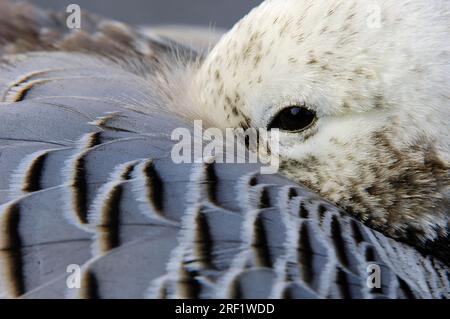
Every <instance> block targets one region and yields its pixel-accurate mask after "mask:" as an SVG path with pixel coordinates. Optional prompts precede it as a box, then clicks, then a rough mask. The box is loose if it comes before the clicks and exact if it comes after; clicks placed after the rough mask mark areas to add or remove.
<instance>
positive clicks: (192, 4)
mask: <svg viewBox="0 0 450 319" xmlns="http://www.w3.org/2000/svg"><path fill="white" fill-rule="evenodd" d="M28 2H31V3H34V4H36V5H39V6H41V7H43V8H49V9H53V10H64V11H65V8H66V7H67V5H69V4H71V3H76V4H78V5H80V6H81V8H82V9H84V10H88V11H91V12H95V13H97V14H100V15H103V16H106V17H109V18H113V19H116V20H120V21H122V22H127V23H131V24H146V25H155V24H192V25H203V26H213V27H218V28H230V27H231V26H232V25H233V24H234V23H235V22H237V21H238V20H239V19H240V18H241V17H243V16H244V15H245V14H246V13H248V12H249V11H250V10H251V9H252V8H253V7H255V6H257V5H258V4H260V3H261V2H262V0H28Z"/></svg>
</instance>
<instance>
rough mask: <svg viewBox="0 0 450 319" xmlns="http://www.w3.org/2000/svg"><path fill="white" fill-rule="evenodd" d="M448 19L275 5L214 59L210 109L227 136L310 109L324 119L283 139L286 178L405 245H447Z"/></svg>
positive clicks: (396, 5) (278, 1)
mask: <svg viewBox="0 0 450 319" xmlns="http://www.w3.org/2000/svg"><path fill="white" fill-rule="evenodd" d="M449 8H450V2H449V1H446V0H433V1H421V0H401V1H399V0H383V1H355V0H351V1H338V0H334V1H328V0H327V1H309V0H302V1H298V0H267V1H265V2H264V3H263V4H262V5H261V6H260V7H259V8H256V9H255V10H253V11H252V12H251V13H250V14H249V15H248V16H247V17H245V18H244V19H243V20H242V21H241V22H239V23H238V24H237V25H236V26H235V27H234V28H233V30H231V31H230V32H229V33H228V34H227V35H226V36H225V37H224V38H223V39H222V40H221V41H220V42H219V43H218V45H217V46H216V47H215V48H214V50H213V51H212V52H211V54H210V55H209V56H208V57H207V59H206V61H205V63H204V64H203V65H202V67H201V69H200V72H199V75H198V76H197V82H196V84H195V85H196V86H197V89H198V100H199V101H200V102H199V104H201V105H203V106H204V107H205V108H207V109H210V110H214V112H210V113H211V114H213V115H211V116H212V117H213V119H214V120H215V122H216V123H218V124H217V125H219V126H223V127H227V126H255V127H267V126H268V123H269V121H270V119H271V118H272V117H273V116H274V115H275V114H276V112H277V111H278V110H280V109H282V108H284V107H288V106H291V105H298V104H305V105H306V106H307V107H309V108H311V109H313V110H314V111H316V113H317V115H318V120H317V121H316V123H315V125H313V126H312V127H311V128H309V129H307V130H306V131H304V132H301V133H282V134H281V150H280V155H281V157H282V166H281V172H282V173H283V174H285V175H286V176H288V177H290V178H292V179H294V180H296V181H298V182H300V183H303V184H305V185H307V186H309V187H310V188H311V189H313V190H315V191H316V192H318V193H319V194H321V195H323V196H324V197H325V198H328V199H329V200H331V201H333V202H334V203H336V204H338V205H340V206H341V207H343V208H346V209H347V210H348V211H351V212H353V213H354V214H355V215H356V216H359V217H360V218H361V219H362V220H364V221H366V222H368V223H369V224H370V225H371V226H374V227H376V228H377V229H380V230H382V231H384V232H385V233H387V234H389V235H390V236H393V237H395V238H400V239H404V240H408V241H415V242H417V241H419V242H420V241H422V242H425V241H427V240H431V241H433V240H437V239H438V238H441V237H446V236H447V234H448V225H449V210H450V209H449V199H448V193H449V189H450V178H449V167H450V165H449V159H450V140H449V136H450V125H449V122H450V85H449V84H450V40H449V39H450V10H449ZM376 14H379V15H378V16H376ZM374 18H379V25H378V26H377V25H374V23H373V19H374Z"/></svg>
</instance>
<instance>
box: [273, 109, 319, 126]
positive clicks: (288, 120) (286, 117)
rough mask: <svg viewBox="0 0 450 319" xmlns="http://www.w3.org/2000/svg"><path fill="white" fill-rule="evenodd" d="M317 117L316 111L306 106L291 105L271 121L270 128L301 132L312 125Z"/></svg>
mask: <svg viewBox="0 0 450 319" xmlns="http://www.w3.org/2000/svg"><path fill="white" fill-rule="evenodd" d="M315 119H316V113H315V112H314V111H312V110H310V109H308V108H306V107H304V106H290V107H288V108H285V109H284V110H282V111H280V112H279V113H278V114H277V115H276V116H275V118H274V119H273V120H272V122H271V123H270V125H269V127H268V129H269V130H271V129H275V128H277V129H280V130H283V131H290V132H299V131H303V130H305V129H307V128H308V127H310V126H311V125H312V124H313V123H314V121H315Z"/></svg>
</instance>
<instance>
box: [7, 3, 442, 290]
mask: <svg viewBox="0 0 450 319" xmlns="http://www.w3.org/2000/svg"><path fill="white" fill-rule="evenodd" d="M449 9H450V2H449V1H447V0H432V1H427V2H425V1H421V0H395V1H394V0H380V1H374V2H371V1H368V2H366V1H365V2H361V1H356V0H348V1H340V0H328V1H324V0H319V1H311V0H300V1H299V0H266V1H264V2H263V3H262V4H261V5H260V6H259V7H257V8H255V9H254V10H252V11H251V12H250V13H249V14H248V15H247V16H245V17H244V18H243V19H242V20H241V21H239V22H238V23H237V24H236V25H235V26H234V27H233V28H232V29H231V30H230V31H228V32H226V33H225V34H223V35H222V34H218V33H215V32H213V31H211V30H200V31H199V29H195V39H193V38H192V31H190V30H189V29H186V30H183V29H179V30H176V31H174V30H170V32H169V31H167V30H164V28H163V29H159V28H154V29H152V28H148V27H145V28H141V27H133V26H129V25H126V24H124V23H121V22H118V21H113V20H109V19H106V18H103V17H99V16H96V15H93V14H90V13H86V12H83V13H82V16H81V19H82V20H81V21H82V28H81V29H80V30H76V29H75V30H72V29H69V28H67V25H66V15H65V13H63V12H60V13H58V12H48V11H45V10H42V9H39V8H36V7H35V6H33V5H31V4H25V3H17V2H11V1H6V0H1V1H0V172H1V174H0V297H1V298H295V299H314V298H333V299H334V298H354V299H361V298H364V299H379V298H391V299H395V298H448V291H450V281H449V277H450V268H449V256H450V253H449V245H448V225H449V211H450V210H449V207H450V202H449V198H450V183H449V181H450V179H449V160H450V155H449V154H450V152H449V149H450V144H449V141H448V136H449V125H448V122H449V119H450V108H449V104H450V89H449V86H448V83H449V80H450V79H449V77H450V63H449V58H450V41H449V40H448V39H449V35H450V28H449V26H450V10H449ZM149 23H150V21H149ZM174 33H175V34H176V35H177V36H176V37H172V36H171V34H174ZM195 120H201V121H202V123H203V125H204V129H209V128H213V129H214V128H215V129H217V130H219V131H221V130H225V129H227V128H232V129H251V128H263V129H265V130H266V131H267V134H268V135H270V136H272V135H275V134H278V136H279V143H278V144H279V149H278V151H277V152H276V155H277V156H278V157H279V160H280V165H279V171H278V172H277V173H275V174H263V173H261V167H262V164H261V163H259V162H257V163H240V162H237V163H228V162H219V161H214V160H213V161H204V160H202V161H192V162H183V163H175V162H174V161H173V158H172V157H171V155H172V151H173V148H174V146H175V145H176V144H177V142H178V141H177V140H174V138H173V132H174V131H175V130H177V129H180V128H183V129H185V130H187V131H189V132H194V131H195V129H196V128H195V126H194V125H193V123H194V121H195ZM263 147H264V146H263ZM266 148H267V149H266V154H270V153H271V152H272V151H273V150H272V149H271V147H269V146H267V147H266ZM377 272H379V273H381V274H382V276H381V279H380V282H379V283H378V284H375V285H374V284H373V283H374V282H375V283H376V281H377V280H375V281H374V282H372V281H371V280H372V279H373V278H374V277H373V274H376V273H377Z"/></svg>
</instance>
